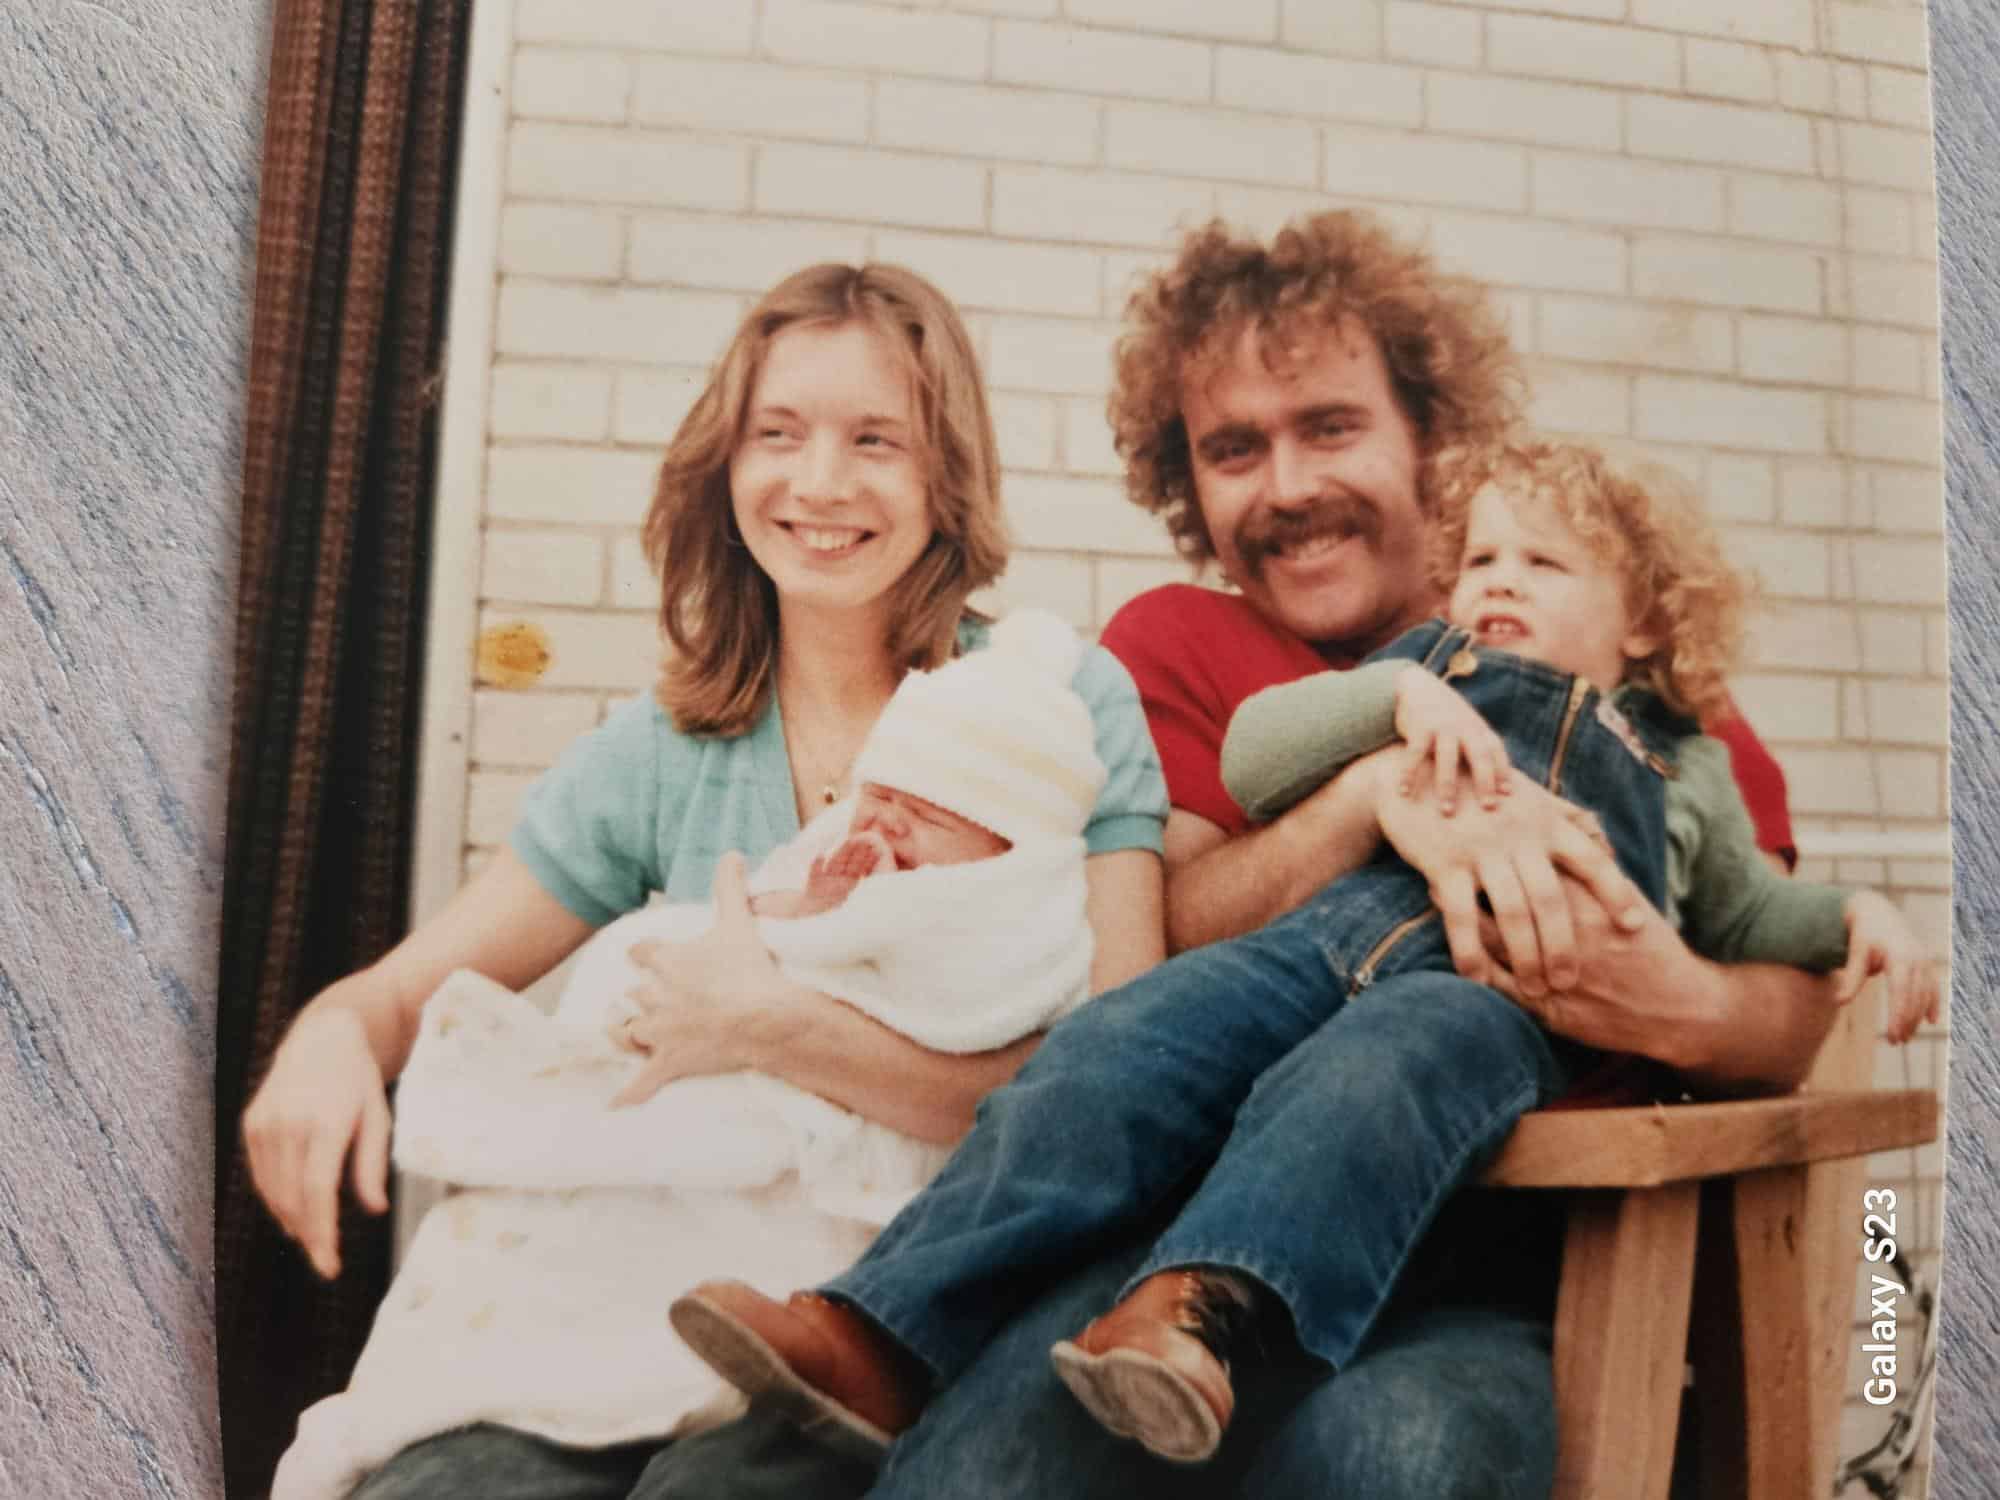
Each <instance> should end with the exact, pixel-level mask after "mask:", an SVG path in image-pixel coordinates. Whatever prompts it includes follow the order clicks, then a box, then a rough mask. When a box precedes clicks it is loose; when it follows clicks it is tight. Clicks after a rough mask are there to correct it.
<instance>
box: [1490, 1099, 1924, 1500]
mask: <svg viewBox="0 0 2000 1500" xmlns="http://www.w3.org/2000/svg"><path fill="white" fill-rule="evenodd" d="M1937 1126H1938V1102H1937V1097H1936V1095H1934V1094H1933V1093H1931V1092H1930V1091H1929V1090H1908V1091H1902V1092H1889V1091H1870V1090H1842V1091H1833V1092H1820V1093H1796V1094H1789V1095H1785V1096H1783V1097H1780V1098H1774V1099H1755V1100H1745V1101H1738V1102H1729V1103H1714V1104H1672V1105H1653V1106H1649V1107H1645V1108H1638V1109H1603V1110H1589V1109H1582V1110H1551V1111H1543V1112H1539V1113H1536V1114H1532V1115H1530V1116H1528V1117H1527V1118H1526V1119H1524V1120H1523V1121H1522V1122H1521V1124H1520V1125H1519V1126H1518V1127H1517V1128H1516V1130H1515V1132H1514V1134H1513V1135H1512V1136H1511V1137H1510V1138H1509V1140H1508V1142H1507V1144H1506V1146H1505V1147H1504V1148H1502V1150H1501V1153H1500V1155H1499V1157H1498V1158H1497V1159H1496V1160H1495V1161H1494V1162H1493V1164H1492V1166H1491V1167H1490V1168H1489V1169H1488V1171H1487V1173H1486V1176H1485V1178H1484V1181H1485V1182H1486V1183H1488V1184H1490V1185H1495V1186H1506V1187H1515V1188H1533V1189H1569V1190H1572V1192H1573V1193H1574V1197H1573V1201H1572V1202H1571V1204H1570V1206H1569V1219H1568V1229H1567V1231H1566V1237H1565V1241H1564V1248H1563V1266H1562V1283H1561V1291H1560V1293H1559V1295H1558V1298H1557V1305H1556V1328H1555V1383H1556V1411H1557V1424H1558V1427H1557V1430H1558V1433H1559V1439H1558V1453H1557V1474H1556V1488H1555V1496H1556V1500H1665V1497H1666V1495H1667V1487H1668V1482H1669V1480H1670V1478H1671V1476H1672V1473H1673V1465H1674V1450H1675V1444H1676V1439H1677V1435H1678V1428H1679V1425H1680V1416H1681V1397H1682V1391H1683V1385H1684V1370H1685V1365H1686V1362H1688V1361H1689V1360H1692V1362H1693V1364H1694V1366H1695V1398H1696V1405H1695V1415H1696V1423H1695V1428H1696V1431H1697V1433H1698V1436H1699V1446H1700V1454H1699V1462H1700V1475H1701V1480H1700V1488H1699V1493H1700V1495H1701V1496H1702V1500H1726V1497H1731V1496H1745V1497H1749V1500H1777V1497H1780V1496H1783V1497H1794V1496H1816V1495H1824V1494H1827V1493H1828V1492H1829V1490H1830V1488H1831V1484H1832V1475H1833V1463H1834V1458H1835V1449H1836V1447H1837V1443H1838V1423H1839V1407H1840V1396H1841V1389H1840V1387H1841V1384H1842V1381H1843V1380H1844V1378H1845V1374H1846V1369H1847V1356H1848V1353H1849V1346H1850V1344H1851V1342H1852V1340H1851V1336H1850V1331H1849V1321H1848V1320H1849V1317H1850V1313H1851V1308H1852V1304H1853V1295H1854V1285H1855V1279H1856V1273H1857V1271H1858V1268H1859V1267H1860V1266H1861V1265H1862V1264H1863V1262H1862V1259H1861V1244H1862V1238H1863V1233H1862V1214H1863V1209H1862V1203H1861V1197H1860V1192H1859V1171H1860V1167H1861V1163H1860V1162H1859V1160H1858V1159H1859V1158H1861V1157H1864V1156H1866V1155H1868V1154H1869V1153H1871V1152H1875V1151H1883V1150H1889V1149H1892V1148H1895V1147H1901V1146H1914V1145H1918V1144H1921V1143H1923V1142H1926V1141H1930V1140H1933V1139H1935V1138H1936V1136H1937ZM1912 1358H1913V1360H1914V1356H1912Z"/></svg>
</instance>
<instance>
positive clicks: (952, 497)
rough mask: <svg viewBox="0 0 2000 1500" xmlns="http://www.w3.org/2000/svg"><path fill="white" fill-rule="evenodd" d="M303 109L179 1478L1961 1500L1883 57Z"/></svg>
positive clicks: (359, 38)
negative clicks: (191, 1468)
mask: <svg viewBox="0 0 2000 1500" xmlns="http://www.w3.org/2000/svg"><path fill="white" fill-rule="evenodd" d="M271 59H272V60H271V85H270V95H269V97H270V106H269V107H270V110H271V117H270V121H269V123H268V126H267V131H266V138H265V158H264V180H263V190H262V200H261V210H260V221H259V256H258V267H257V276H256V303H255V309H254V328H253V347H252V353H251V364H250V370H249V391H250V397H249V407H248V412H247V415H246V422H247V443H246V458H245V475H246V484H245V502H244V503H245V511H244V528H243V534H244V561H243V574H242V577H243V592H242V631H243V634H242V637H241V641H240V644H239V649H238V656H237V669H238V687H237V698H236V710H235V720H234V731H233V738H232V744H233V750H234V761H233V765H232V771H231V783H230V825H229V853H228V890H227V892H226V894H225V908H226V909H225V915H224V929H225V931H224V948H223V981H224V982H223V985H222V1011H221V1015H220V1024H219V1033H218V1064H217V1088H216V1096H217V1116H216V1120H217V1147H216V1171H217V1260H218V1348H219V1358H220V1373H221V1401H222V1421H223V1436H224V1444H225V1459H226V1466H227V1471H228V1477H229V1485H230V1490H229V1493H230V1495H231V1496H232V1497H233V1500H258V1497H264V1496H271V1497H274V1500H341V1497H347V1496H353V1497H357V1500H390V1497H400V1496H409V1495H419V1494H421V1495H424V1496H428V1497H433V1500H435V1497H441V1496H458V1495H464V1496H473V1495H485V1494H490V1493H495V1492H496V1491H495V1490H494V1489H493V1485H494V1483H495V1482H496V1481H495V1480H494V1477H493V1476H495V1475H499V1474H504V1475H506V1476H507V1481H508V1484H509V1485H510V1486H511V1488H510V1489H508V1491H507V1492H508V1493H510V1494H520V1495H523V1496H533V1495H544V1494H545V1495H547V1496H550V1497H555V1496H581V1495H590V1496H598V1495H601V1496H604V1497H606V1500H625V1497H631V1500H647V1497H665V1496H670V1495H680V1494H695V1493H699V1494H702V1495H704V1496H711V1497H712V1496H718V1495H737V1494H741V1495H743V1496H764V1495H776V1494H785V1495H792V1496H795V1495H812V1496H816V1497H818V1496H825V1497H836V1496H860V1495H864V1494H866V1495H873V1496H878V1497H891V1500H895V1497H912V1496H924V1497H934V1496H938V1495H944V1494H952V1495H990V1496H995V1497H998V1496H1015V1495H1018V1496H1024V1497H1025V1496H1045V1495H1063V1496H1070V1497H1092V1496H1105V1497H1111V1496H1116V1497H1119V1500H1124V1497H1126V1496H1129V1495H1130V1494H1131V1493H1133V1492H1134V1491H1135V1490H1144V1491H1147V1492H1149V1493H1160V1494H1173V1495H1188V1496H1197V1495H1199V1496H1223V1495H1229V1496H1238V1497H1246V1500H1247V1497H1253V1496H1277V1495H1294V1494H1308V1493H1336V1494H1367V1495H1370V1496H1375V1497H1382V1500H1390V1497H1402V1496H1409V1497H1415V1496H1433V1495H1437V1494H1440V1493H1478V1494H1482V1495H1488V1496H1492V1497H1495V1500H1514V1497H1518V1500H1543V1497H1551V1496H1561V1497H1570V1500H1584V1497H1589V1500H1612V1497H1627V1496H1629V1497H1634V1500H1637V1497H1641V1496H1645V1497H1654V1500H1658V1497H1665V1496H1674V1497H1687V1500H1694V1497H1716V1496H1722V1495H1733V1494H1752V1495H1800V1496H1808V1495H1817V1496H1825V1495H1834V1496H1850V1497H1859V1496H1872V1497H1886V1496H1896V1497H1901V1500H1919V1497H1923V1496H1925V1495H1927V1494H1928V1493H1929V1482H1930V1427H1931V1416H1932V1403H1933V1381H1934V1349H1935V1329H1936V1321H1937V1307H1938V1297H1939V1295H1940V1287H1941V1282H1942V1279H1943V1275H1944V1271H1943V1268H1942V1267H1941V1265H1940V1255H1939V1248H1940V1241H1941V1238H1942V1235H1941V1218H1940V1216H1941V1203H1942V1193H1943V1181H1942V1179H1943V1148H1942V1132H1943V1119H1944V1116H1943V1094H1944V1089H1945V1082H1946V1054H1947V1042H1948V1038H1949V1035H1950V1030H1951V1016H1950V1007H1949V993H1950V990H1949V974H1948V959H1949V946H1950V930H1949V928H1950V908H1951V889H1950V887H1951V863H1950V844H1949V837H1948V828H1947V809H1946V786H1947V762H1948V744H1947V713H1946V678H1947V659H1946V622H1945V578H1946V572H1945V553H1944V540H1943V533H1944V501H1943V488H1942V477H1941V458H1940V376H1939V345H1938V307H1937V228H1936V223H1937V216H1936V207H1935V203H1936V198H1935V192H1934V188H1933V183H1932V176H1931V124H1930V79H1929V73H1928V69H1927V36H1926V20H1925V11H1924V8H1923V6H1922V4H1920V3H1916V0H1450V3H1429V0H1425V3H1418V0H1341V3H1338V4H1335V3H1309V0H1231V3H1229V4H1217V3H1211V0H949V3H942V4H941V3H923V4H915V5H911V4H891V3H873V0H754V3H753V0H743V3H727V4H706V3H704V4H696V3H693V0H668V3H641V0H602V3H597V4H590V5H572V4H568V3H562V0H484V3H481V4H479V5H478V6H477V7H476V8H475V7H474V6H472V5H470V4H467V3H463V0H460V3H457V4H445V3H439V4H431V5H424V6H414V7H385V6H382V5H379V4H371V3H365V0H344V3H343V0H279V3H278V4H277V6H276V8H275V16H274V41H273V50H272V54H271ZM734 856H741V858H740V860H739V859H738V858H735V857H734ZM600 929H603V930H602V931H601V932H600ZM1017 1071H1018V1072H1020V1074H1021V1076H1020V1078H1019V1079H1018V1080H1015V1074H1016V1073H1017ZM975 1110H976V1114H975ZM884 1231H886V1232H884ZM821 1292H824V1293H825V1295H819V1293H821ZM794 1293H811V1294H813V1295H808V1296H805V1297H798V1296H794V1295H793V1294H794ZM1440 1464H1444V1465H1447V1466H1448V1467H1447V1468H1445V1469H1441V1468H1439V1467H1438V1466H1439V1465H1440Z"/></svg>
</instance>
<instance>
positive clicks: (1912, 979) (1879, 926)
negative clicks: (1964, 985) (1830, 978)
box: [1833, 891, 1938, 1042]
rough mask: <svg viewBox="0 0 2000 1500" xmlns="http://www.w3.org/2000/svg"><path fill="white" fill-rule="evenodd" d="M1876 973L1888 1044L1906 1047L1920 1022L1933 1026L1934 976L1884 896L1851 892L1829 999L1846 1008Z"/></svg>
mask: <svg viewBox="0 0 2000 1500" xmlns="http://www.w3.org/2000/svg"><path fill="white" fill-rule="evenodd" d="M1877 974H1880V975H1883V976H1884V981H1885V983H1886V984H1887V985H1888V988H1889V1026H1888V1031H1887V1032H1886V1035H1887V1037H1888V1039H1889V1040H1890V1041H1892V1042H1907V1041H1908V1040H1909V1039H1910V1037H1911V1036H1912V1035H1913V1034H1914V1033H1915V1032H1916V1029H1917V1023H1918V1022H1919V1021H1926V1020H1927V1021H1930V1022H1932V1023H1935V1022H1936V1021H1937V1018H1938V983H1937V973H1936V971H1935V970H1934V969H1933V968H1932V966H1931V961H1930V955H1929V954H1927V953H1926V952H1925V951H1924V945H1923V944H1922V943H1921V942H1920V941H1919V940H1918V938H1917V935H1916V933H1915V932H1914V931H1913V930H1912V929H1911V927H1910V924H1909V923H1908V922H1907V921H1906V920H1904V917H1903V914H1902V913H1901V912H1900V911H1898V910H1896V908H1895V907H1894V906H1893V905H1891V904H1890V902H1889V900H1888V898H1887V897H1885V896H1878V895H1877V894H1876V893H1875V892H1873V891H1856V892H1855V893H1854V894H1853V895H1852V896H1849V897H1848V898H1847V962H1846V964H1844V965H1843V966H1842V967H1841V969H1840V972H1839V974H1838V975H1837V976H1836V978H1835V983H1834V991H1833V994H1834V999H1835V1000H1837V1001H1839V1002H1840V1003H1841V1004H1842V1005H1845V1004H1846V1003H1847V1002H1848V1001H1850V1000H1852V999H1853V998H1854V997H1855V996H1856V995H1857V994H1859V993H1860V992H1861V986H1862V985H1864V984H1866V983H1867V982H1868V980H1869V979H1870V978H1871V977H1873V976H1874V975H1877Z"/></svg>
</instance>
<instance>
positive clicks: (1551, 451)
mask: <svg viewBox="0 0 2000 1500" xmlns="http://www.w3.org/2000/svg"><path fill="white" fill-rule="evenodd" d="M1437 477H1438V509H1437V524H1436V525H1435V526H1434V527H1433V528H1432V530H1431V575H1432V580H1433V581H1434V582H1435V583H1436V584H1437V586H1438V589H1439V591H1440V592H1441V593H1446V594H1449V592H1450V591H1451V587H1452V585H1453V584H1454V583H1455V582H1457V579H1458V571H1459V563H1460V560H1461V558H1462V557H1463V555H1464V552H1465V534H1466V530H1467V527H1468V523H1469V522H1470V519H1471V509H1472V500H1473V497H1474V496H1475V495H1477V494H1478V493H1479V492H1480V491H1481V490H1482V489H1484V488H1486V486H1488V485H1493V486H1495V487H1497V488H1498V489H1499V491H1500V492H1501V493H1502V494H1504V495H1505V496H1506V497H1507V499H1508V500H1509V502H1510V503H1512V504H1514V505H1516V506H1520V505H1541V506H1546V507H1548V509H1549V510H1550V511H1552V512H1553V513H1554V514H1555V515H1556V516H1557V517H1559V518H1560V519H1561V521H1562V523H1563V524H1564V525H1565V526H1567V527H1568V528H1569V530H1570V531H1571V532H1572V533H1573V534H1574V535H1575V536H1576V539H1577V540H1578V541H1579V542H1581V543H1582V544H1583V546H1584V547H1585V549H1586V550H1588V551H1589V553H1590V554H1591V556H1593V557H1594V558H1596V559H1597V560H1598V562H1599V563H1601V564H1602V565H1603V566H1604V567H1605V568H1606V569H1608V570H1610V571H1611V572H1612V573H1614V574H1616V575H1617V578H1618V582H1619V589H1620V592H1621V593H1622V594H1623V595H1624V598H1625V608H1626V610H1627V612H1628V614H1629V617H1630V619H1631V622H1632V628H1633V630H1635V631H1637V632H1640V633H1642V634H1645V635H1649V636H1652V637H1653V638H1654V639H1655V640H1656V641H1657V642H1658V644H1657V645H1656V646H1655V647H1654V648H1653V650H1652V651H1651V652H1650V653H1648V654H1647V655H1646V656H1645V657H1644V658H1643V659H1641V660H1638V661H1634V662H1631V663H1629V664H1628V665H1627V667H1626V671H1625V680H1626V681H1627V682H1637V683H1640V684H1641V685H1643V686H1645V687H1647V688H1650V689H1651V690H1652V691H1653V692H1654V693H1656V694H1657V695H1658V696H1659V697H1661V698H1663V699H1665V700H1666V702H1667V704H1668V705H1669V706H1670V707H1672V708H1675V709H1678V710H1679V711H1680V712H1682V713H1684V714H1688V715H1691V716H1692V717H1694V718H1698V719H1705V718H1710V717H1715V716H1720V715H1722V714H1725V713H1727V712H1728V711H1729V686H1728V676H1729V673H1730V672H1731V670H1733V669H1734V667H1735V665H1736V662H1737V658H1738V657H1739V656H1740V655H1741V654H1742V649H1743V619H1744V613H1745V610H1746V608H1747V607H1748V605H1749V603H1750V602H1751V599H1752V597H1753V595H1754V589H1753V586H1752V582H1751V580H1750V579H1748V578H1747V577H1745V576H1744V575H1743V574H1742V573H1739V572H1738V571H1737V570H1736V569H1735V568H1733V567H1731V566H1730V563H1729V560H1728V558H1727V557H1725V556H1724V555H1723V550H1722V542H1721V539H1720V537H1719V536H1718V535H1717V533H1716V530H1715V527H1714V526H1713V525H1711V524H1710V522H1709V519H1708V514H1707V512H1706V510H1705V509H1704V507H1703V505H1702V503H1701V498H1700V497H1699V496H1698V495H1697V494H1696V493H1695V492H1694V490H1693V488H1692V487H1691V486H1690V485H1689V484H1688V483H1687V482H1686V481H1685V480H1683V479H1681V478H1680V477H1679V476H1678V475H1677V474H1675V473H1674V472H1673V471H1672V470H1670V469H1667V468H1665V467H1663V466H1661V465H1657V464H1645V465H1636V464H1629V463H1627V464H1621V463H1618V462H1615V461H1613V460H1612V459H1610V458H1608V457H1607V456H1606V455H1605V454H1604V453H1603V452H1602V451H1600V450H1599V449H1597V448H1593V447H1591V446H1589V445H1588V444H1584V443H1562V442H1549V441H1529V442H1515V443H1511V444H1508V445H1506V446H1504V447H1494V448H1487V449H1483V450H1473V451H1457V452H1448V453H1444V454H1441V455H1439V457H1438V461H1437Z"/></svg>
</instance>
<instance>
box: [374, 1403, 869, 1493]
mask: <svg viewBox="0 0 2000 1500" xmlns="http://www.w3.org/2000/svg"><path fill="white" fill-rule="evenodd" d="M873 1477H874V1476H873V1475H872V1474H871V1473H870V1471H869V1470H868V1468H867V1467H866V1466H865V1465H862V1464H857V1463H854V1462H852V1461H850V1460H848V1459H844V1458H840V1457H838V1456H836V1455H835V1454H833V1453H832V1452H831V1451H829V1450H828V1449H826V1448H825V1447H822V1446H821V1445H820V1444H818V1443H816V1442H814V1441H813V1440H812V1439H811V1438H808V1437H806V1436H805V1435H804V1434H803V1433H801V1432H799V1430H798V1429H797V1428H796V1427H794V1426H792V1425H791V1424H790V1423H788V1422H785V1421H783V1420H781V1419H780V1418H778V1417H776V1416H773V1415H771V1414H770V1413H768V1412H762V1411H753V1412H751V1413H750V1415H749V1416H747V1417H744V1418H743V1419H741V1420H740V1421H736V1422H731V1423H729V1424H727V1425H726V1426H722V1427H718V1428H715V1429H713V1430H711V1431H708V1432H704V1433H701V1434H699V1435H698V1436H695V1437H689V1438H681V1439H678V1440H676V1441H674V1442H669V1443H659V1442H641V1443H623V1444H619V1445H617V1446H615V1447H610V1448H566V1447H563V1446H561V1445H560V1444H556V1443H551V1442H549V1441H548V1440H547V1439H545V1438H539V1437H535V1436H532V1435H531V1434H529V1433H525V1432H518V1431H516V1430H514V1429H513V1428H510V1427H495V1426H491V1425H486V1424H481V1425H479V1426H475V1427H461V1428H458V1429H457V1430H455V1431H452V1432H444V1433H439V1434H438V1435H437V1436H436V1437H434V1438H427V1439H426V1440H425V1441H423V1442H421V1443H414V1444H412V1445H411V1446H410V1447H408V1448H405V1449H404V1450H403V1451H402V1452H401V1453H398V1454H397V1455H396V1456H395V1457H394V1458H392V1459H390V1460H389V1462H388V1463H386V1464H384V1465H383V1466H382V1467H381V1468H379V1469H377V1470H376V1471H375V1472H374V1473H373V1474H371V1475H369V1476H368V1478H367V1479H366V1480H365V1481H364V1482H363V1483H362V1485H361V1487H360V1488H359V1489H357V1490H355V1491H354V1493H353V1495H352V1496H350V1497H349V1500H725V1497H727V1500H852V1497H855V1496H859V1495H861V1494H863V1493H865V1492H866V1490H867V1488H868V1484H869V1482H870V1480H871V1479H872V1478H873Z"/></svg>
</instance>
